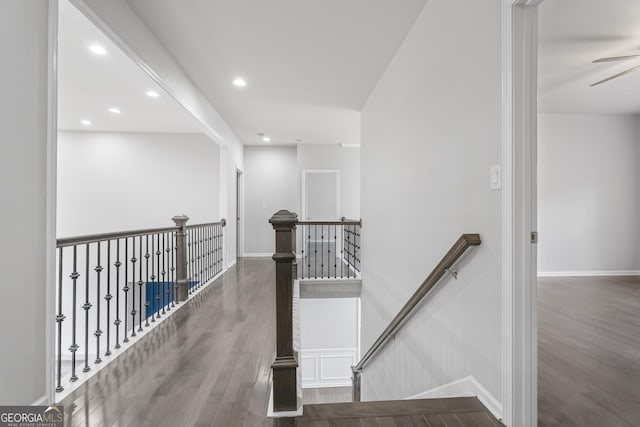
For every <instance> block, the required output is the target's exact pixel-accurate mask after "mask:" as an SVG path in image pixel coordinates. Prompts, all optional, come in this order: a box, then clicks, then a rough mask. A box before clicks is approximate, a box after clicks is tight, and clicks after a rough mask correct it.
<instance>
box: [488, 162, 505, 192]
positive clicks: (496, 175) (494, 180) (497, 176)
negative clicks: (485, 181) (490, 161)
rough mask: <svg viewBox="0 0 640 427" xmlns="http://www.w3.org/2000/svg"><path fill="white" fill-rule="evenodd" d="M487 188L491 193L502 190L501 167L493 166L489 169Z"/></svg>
mask: <svg viewBox="0 0 640 427" xmlns="http://www.w3.org/2000/svg"><path fill="white" fill-rule="evenodd" d="M489 188H490V189H491V191H497V190H502V166H500V165H493V166H491V168H489Z"/></svg>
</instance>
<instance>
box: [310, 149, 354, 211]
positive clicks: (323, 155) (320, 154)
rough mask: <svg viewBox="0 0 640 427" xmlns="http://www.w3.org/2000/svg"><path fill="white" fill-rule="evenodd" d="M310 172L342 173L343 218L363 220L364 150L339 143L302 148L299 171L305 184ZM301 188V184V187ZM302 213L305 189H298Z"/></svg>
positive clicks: (341, 209)
mask: <svg viewBox="0 0 640 427" xmlns="http://www.w3.org/2000/svg"><path fill="white" fill-rule="evenodd" d="M306 169H330V170H337V171H339V173H340V211H341V212H340V216H344V217H347V218H349V219H360V148H357V147H349V148H344V147H341V146H339V145H335V144H300V145H298V170H299V174H298V176H299V178H298V181H299V182H301V178H300V177H301V176H302V171H303V170H306ZM300 185H301V184H300ZM298 194H299V198H300V202H299V206H300V208H298V209H299V210H298V214H300V212H302V187H300V186H299V190H298Z"/></svg>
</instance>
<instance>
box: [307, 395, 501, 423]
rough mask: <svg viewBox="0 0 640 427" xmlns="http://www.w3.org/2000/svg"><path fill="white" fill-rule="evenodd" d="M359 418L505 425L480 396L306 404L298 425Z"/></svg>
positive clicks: (382, 420) (377, 420)
mask: <svg viewBox="0 0 640 427" xmlns="http://www.w3.org/2000/svg"><path fill="white" fill-rule="evenodd" d="M358 420H360V421H363V422H365V421H374V420H375V421H376V422H377V424H374V425H390V426H404V425H406V426H414V425H416V426H437V425H443V426H458V427H461V426H481V427H485V426H486V427H494V426H495V427H498V426H502V424H501V423H500V422H499V421H498V420H496V419H495V417H493V415H491V413H489V411H488V410H487V408H485V407H484V405H483V404H482V403H481V402H480V401H479V400H478V398H476V397H454V398H443V399H415V400H413V399H412V400H390V401H374V402H349V403H324V404H315V405H304V413H303V416H302V417H301V418H299V419H298V421H299V422H298V423H297V425H309V426H316V425H318V426H320V425H324V424H325V422H329V423H328V425H332V426H333V425H335V426H338V425H360V423H359V422H358ZM364 425H368V424H366V423H365V424H364Z"/></svg>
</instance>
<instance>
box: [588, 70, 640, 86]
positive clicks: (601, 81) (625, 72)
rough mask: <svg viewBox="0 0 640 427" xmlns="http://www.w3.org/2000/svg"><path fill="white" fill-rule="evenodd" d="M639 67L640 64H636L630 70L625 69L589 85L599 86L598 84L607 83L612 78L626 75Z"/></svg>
mask: <svg viewBox="0 0 640 427" xmlns="http://www.w3.org/2000/svg"><path fill="white" fill-rule="evenodd" d="M639 68H640V65H636V66H635V67H633V68H629V69H628V70H625V71H623V72H621V73H618V74H615V75H613V76H611V77H607V78H606V79H604V80H600V81H599V82H595V83H593V84H592V85H589V86H591V87H593V86H598V85H600V84H602V83H606V82H608V81H610V80H613V79H617V78H618V77H622V76H626V75H627V74H630V73H633V72H634V71H635V70H637V69H639Z"/></svg>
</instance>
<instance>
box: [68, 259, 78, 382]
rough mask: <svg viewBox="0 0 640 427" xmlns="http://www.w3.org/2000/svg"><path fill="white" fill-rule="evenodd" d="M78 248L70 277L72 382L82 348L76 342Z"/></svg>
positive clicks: (75, 377) (75, 379)
mask: <svg viewBox="0 0 640 427" xmlns="http://www.w3.org/2000/svg"><path fill="white" fill-rule="evenodd" d="M77 261H78V247H77V246H73V272H72V273H71V275H70V276H69V277H71V280H73V296H72V304H71V307H72V310H73V311H72V312H71V336H72V342H71V347H69V351H70V352H71V378H70V381H71V382H74V381H77V380H78V376H77V375H76V351H78V349H79V348H80V347H79V346H78V343H77V342H76V317H77V311H78V307H77V305H76V304H77V298H76V295H77V282H78V277H80V274H79V273H78V268H77V267H78V264H77Z"/></svg>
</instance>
